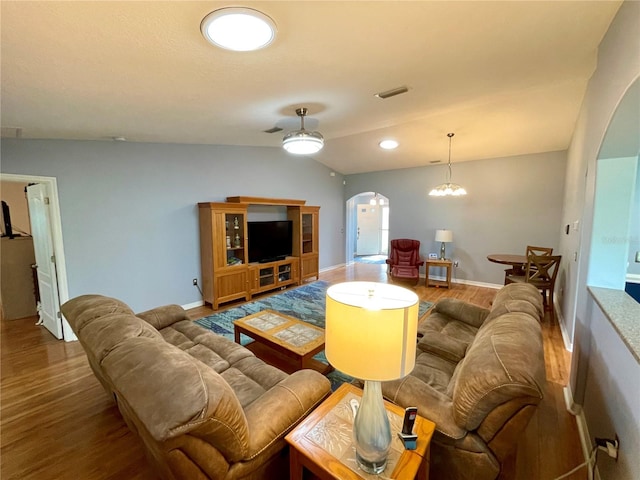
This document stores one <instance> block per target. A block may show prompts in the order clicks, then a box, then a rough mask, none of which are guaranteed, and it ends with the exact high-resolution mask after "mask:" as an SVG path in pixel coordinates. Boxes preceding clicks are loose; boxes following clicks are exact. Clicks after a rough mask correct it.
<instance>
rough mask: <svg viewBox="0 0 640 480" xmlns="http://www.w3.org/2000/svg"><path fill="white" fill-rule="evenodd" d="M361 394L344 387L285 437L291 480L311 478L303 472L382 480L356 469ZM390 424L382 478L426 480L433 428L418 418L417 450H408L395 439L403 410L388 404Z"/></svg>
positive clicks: (346, 479) (352, 479)
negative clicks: (355, 404)
mask: <svg viewBox="0 0 640 480" xmlns="http://www.w3.org/2000/svg"><path fill="white" fill-rule="evenodd" d="M361 397H362V390H360V389H359V388H357V387H356V386H354V385H351V384H347V383H343V384H342V385H341V386H340V387H339V388H338V389H337V390H336V391H335V392H334V393H333V394H332V395H331V396H330V397H329V398H327V399H326V400H325V401H324V402H323V403H322V404H320V406H319V407H318V408H316V409H315V410H314V411H313V412H311V413H310V414H309V416H308V417H307V418H305V419H304V420H303V421H302V422H300V423H299V424H298V426H296V428H294V429H293V430H292V431H291V432H290V433H289V434H288V435H287V436H286V440H287V442H288V443H289V445H290V447H291V448H290V449H289V463H290V467H289V471H290V479H291V480H299V479H302V478H303V477H304V478H307V476H308V475H304V470H308V471H310V472H311V473H312V474H313V475H315V477H317V478H320V479H322V480H325V479H326V480H328V479H336V478H339V479H341V480H360V479H367V480H368V479H371V480H374V479H375V480H380V478H381V476H378V475H371V474H369V473H366V472H364V471H363V470H362V469H360V468H359V467H358V465H357V462H356V458H355V447H354V445H353V440H352V438H353V437H352V430H353V412H352V410H351V406H350V404H349V402H350V400H351V399H352V398H356V399H358V400H360V398H361ZM384 404H385V408H386V409H387V413H388V414H389V422H390V424H391V435H392V441H391V451H390V452H389V457H388V459H387V467H386V469H385V471H384V472H383V473H382V475H383V476H384V477H387V478H392V479H404V480H413V479H414V478H416V479H419V480H428V478H429V445H430V444H431V437H432V436H433V432H434V430H435V426H436V425H435V423H433V422H431V421H429V420H427V419H425V418H423V417H420V416H417V417H416V422H415V424H414V428H413V432H414V433H415V434H417V435H418V442H417V448H416V449H415V450H405V449H404V446H403V444H402V441H401V440H400V439H399V438H398V436H397V434H398V432H399V431H400V430H402V419H403V417H404V409H403V408H402V407H399V406H398V405H394V404H392V403H390V402H387V401H385V402H384Z"/></svg>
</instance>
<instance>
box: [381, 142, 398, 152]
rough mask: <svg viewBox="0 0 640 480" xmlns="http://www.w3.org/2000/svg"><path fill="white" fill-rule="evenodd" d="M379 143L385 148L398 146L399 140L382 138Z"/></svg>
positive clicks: (391, 148)
mask: <svg viewBox="0 0 640 480" xmlns="http://www.w3.org/2000/svg"><path fill="white" fill-rule="evenodd" d="M378 145H380V148H384V149H385V150H393V149H394V148H398V142H396V141H395V140H382V141H381V142H380V143H379V144H378Z"/></svg>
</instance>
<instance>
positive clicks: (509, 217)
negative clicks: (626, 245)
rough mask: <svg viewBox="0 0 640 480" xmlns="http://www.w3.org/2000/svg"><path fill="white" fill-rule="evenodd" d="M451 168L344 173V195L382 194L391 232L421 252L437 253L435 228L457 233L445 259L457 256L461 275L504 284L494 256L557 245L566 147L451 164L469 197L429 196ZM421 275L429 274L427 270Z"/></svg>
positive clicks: (457, 273) (456, 271)
mask: <svg viewBox="0 0 640 480" xmlns="http://www.w3.org/2000/svg"><path fill="white" fill-rule="evenodd" d="M446 168H447V166H446V165H439V166H428V167H419V168H409V169H403V170H390V171H384V172H373V173H363V174H358V175H348V176H347V177H346V181H347V185H346V197H347V198H350V197H352V196H354V195H357V194H358V193H361V192H370V191H375V192H380V193H381V194H383V195H384V196H386V197H388V198H389V205H390V208H391V210H390V211H391V215H390V237H389V238H392V239H393V238H414V239H417V240H420V242H421V245H420V253H421V255H422V256H428V254H429V252H439V251H440V244H439V243H437V242H436V241H435V231H436V230H437V229H443V228H446V229H450V230H452V231H453V243H451V244H447V257H450V258H452V259H454V260H457V261H459V265H460V266H459V267H458V268H456V269H454V274H453V276H454V277H455V278H456V279H459V280H464V281H467V282H471V283H473V282H476V283H480V284H483V283H485V284H494V285H502V284H503V283H504V270H505V268H507V267H506V266H505V265H497V264H495V263H490V262H489V261H488V260H487V255H489V254H492V253H517V254H522V255H524V253H525V250H526V247H527V245H539V246H549V247H553V248H554V249H556V248H557V246H558V243H559V239H560V232H561V223H560V218H561V212H562V199H563V188H564V175H565V170H566V152H548V153H539V154H531V155H521V156H515V157H505V158H494V159H487V160H477V161H473V162H461V163H454V164H453V165H452V170H453V181H454V182H455V183H458V184H460V185H462V186H463V187H464V188H465V189H466V190H467V192H468V194H467V195H466V196H464V197H457V198H455V197H430V196H429V195H428V193H429V191H430V190H431V188H433V187H434V186H435V185H437V184H440V183H442V182H443V181H444V179H445V173H446ZM423 273H424V272H423Z"/></svg>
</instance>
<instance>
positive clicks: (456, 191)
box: [429, 133, 467, 197]
mask: <svg viewBox="0 0 640 480" xmlns="http://www.w3.org/2000/svg"><path fill="white" fill-rule="evenodd" d="M454 135H455V134H454V133H447V137H449V164H448V167H449V171H448V175H447V182H446V183H443V184H441V185H438V186H436V187H434V188H433V189H432V190H431V191H430V192H429V195H431V196H434V197H446V196H449V195H451V196H455V197H458V196H460V195H466V194H467V191H466V190H465V189H464V188H462V187H461V186H460V185H457V184H455V183H451V138H452V137H453V136H454Z"/></svg>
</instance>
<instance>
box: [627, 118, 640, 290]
mask: <svg viewBox="0 0 640 480" xmlns="http://www.w3.org/2000/svg"><path fill="white" fill-rule="evenodd" d="M639 108H640V107H639ZM629 218H630V219H631V220H630V222H629V232H630V235H629V257H628V262H629V267H628V269H627V273H628V274H630V275H634V276H636V279H634V280H636V283H638V282H640V262H636V252H638V251H640V157H636V187H635V196H634V200H633V206H632V209H631V216H630V217H629Z"/></svg>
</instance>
